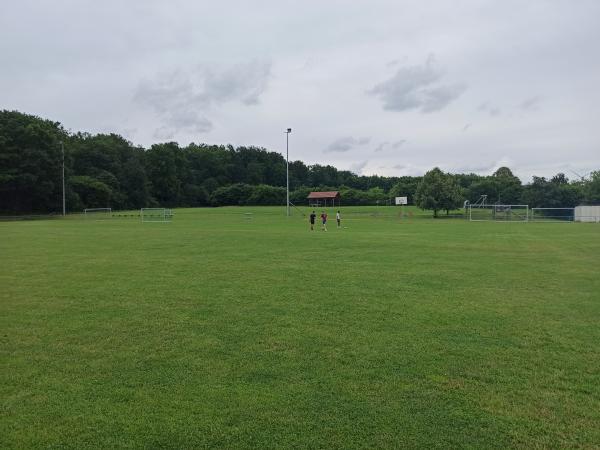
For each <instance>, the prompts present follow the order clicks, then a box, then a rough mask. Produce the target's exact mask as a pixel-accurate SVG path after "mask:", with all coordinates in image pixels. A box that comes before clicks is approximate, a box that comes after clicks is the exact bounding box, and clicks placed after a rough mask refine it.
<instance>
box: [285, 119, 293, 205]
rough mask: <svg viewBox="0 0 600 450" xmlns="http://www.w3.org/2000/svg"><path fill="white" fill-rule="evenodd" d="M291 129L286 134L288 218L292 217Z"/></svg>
mask: <svg viewBox="0 0 600 450" xmlns="http://www.w3.org/2000/svg"><path fill="white" fill-rule="evenodd" d="M291 132H292V129H291V128H288V129H287V131H286V132H285V183H286V190H285V191H286V195H287V202H286V208H287V209H286V210H287V215H288V217H289V216H290V133H291Z"/></svg>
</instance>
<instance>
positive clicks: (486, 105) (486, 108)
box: [477, 101, 501, 117]
mask: <svg viewBox="0 0 600 450" xmlns="http://www.w3.org/2000/svg"><path fill="white" fill-rule="evenodd" d="M477 111H481V112H484V113H487V114H489V115H490V116H492V117H496V116H499V115H500V112H501V111H500V108H498V107H497V106H495V105H492V104H491V103H490V102H489V101H485V102H483V103H482V104H481V105H479V106H478V107H477Z"/></svg>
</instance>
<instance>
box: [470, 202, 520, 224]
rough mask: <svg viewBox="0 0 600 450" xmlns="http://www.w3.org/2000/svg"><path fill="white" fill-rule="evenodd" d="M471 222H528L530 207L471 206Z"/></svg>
mask: <svg viewBox="0 0 600 450" xmlns="http://www.w3.org/2000/svg"><path fill="white" fill-rule="evenodd" d="M469 220H470V221H472V222H481V221H496V222H528V221H529V205H485V206H483V205H482V206H476V205H469Z"/></svg>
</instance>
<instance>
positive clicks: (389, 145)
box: [373, 139, 406, 152]
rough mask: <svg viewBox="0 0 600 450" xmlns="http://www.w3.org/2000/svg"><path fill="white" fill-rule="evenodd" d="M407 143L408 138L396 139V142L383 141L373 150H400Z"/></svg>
mask: <svg viewBox="0 0 600 450" xmlns="http://www.w3.org/2000/svg"><path fill="white" fill-rule="evenodd" d="M405 143H406V139H400V140H399V141H394V142H389V141H385V142H382V143H381V144H379V145H378V146H377V147H376V148H375V150H373V151H374V152H382V151H384V150H386V149H392V150H398V149H399V148H400V147H402V146H403V145H404V144H405Z"/></svg>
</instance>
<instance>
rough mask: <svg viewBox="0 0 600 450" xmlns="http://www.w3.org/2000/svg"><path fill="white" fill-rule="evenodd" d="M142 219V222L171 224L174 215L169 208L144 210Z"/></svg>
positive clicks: (141, 211)
mask: <svg viewBox="0 0 600 450" xmlns="http://www.w3.org/2000/svg"><path fill="white" fill-rule="evenodd" d="M140 217H141V219H142V222H170V221H171V218H172V217H173V213H172V211H171V210H170V209H167V208H142V209H140Z"/></svg>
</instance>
